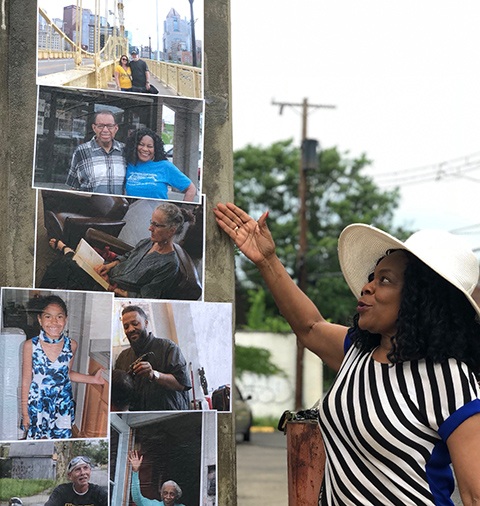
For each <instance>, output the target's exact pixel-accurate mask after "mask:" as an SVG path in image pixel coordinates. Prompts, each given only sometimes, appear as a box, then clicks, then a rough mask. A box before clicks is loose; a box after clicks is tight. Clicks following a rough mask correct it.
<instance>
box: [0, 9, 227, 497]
mask: <svg viewBox="0 0 480 506" xmlns="http://www.w3.org/2000/svg"><path fill="white" fill-rule="evenodd" d="M141 11H142V13H140V12H138V10H137V9H136V7H135V5H134V4H133V3H130V2H128V3H127V2H126V3H125V5H124V4H123V3H121V2H117V1H114V0H71V1H70V2H68V1H67V0H38V23H37V44H38V60H37V118H36V119H37V122H36V133H35V139H34V144H35V146H34V163H33V167H32V187H33V188H34V189H35V191H36V202H37V205H36V217H35V231H36V232H35V239H34V243H33V244H32V250H34V258H35V263H34V272H33V279H32V284H31V286H25V287H3V288H1V293H0V297H1V298H0V304H1V309H2V311H1V328H0V364H1V367H2V371H3V374H2V375H1V376H0V391H1V392H3V396H1V398H0V405H1V406H0V506H2V505H14V504H17V505H22V506H23V505H25V506H26V505H29V506H37V505H38V506H43V505H45V506H57V505H58V506H60V505H61V506H64V505H65V504H72V505H85V506H87V505H88V506H92V505H94V506H106V505H110V504H111V505H115V506H122V505H125V506H130V505H132V506H133V505H137V506H145V505H161V506H170V505H183V506H213V505H215V504H217V492H218V490H217V484H216V483H217V481H216V473H217V412H218V411H224V412H231V411H232V403H231V396H230V387H231V385H232V370H233V362H232V360H233V358H232V357H233V350H232V346H233V345H232V342H233V340H232V324H233V314H232V305H231V304H230V303H222V302H206V301H205V300H204V287H205V273H204V265H205V261H204V257H205V248H206V244H205V243H206V241H205V203H206V198H208V196H206V195H204V194H203V193H202V180H203V173H204V167H203V156H202V153H203V138H204V104H205V103H204V95H203V78H204V72H203V69H204V65H203V62H204V55H203V2H202V0H195V3H193V1H185V0H146V1H145V2H143V5H142V9H141Z"/></svg>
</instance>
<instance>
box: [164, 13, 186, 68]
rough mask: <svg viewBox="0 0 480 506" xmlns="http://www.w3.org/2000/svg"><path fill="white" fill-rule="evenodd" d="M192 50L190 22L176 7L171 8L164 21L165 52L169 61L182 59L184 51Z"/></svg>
mask: <svg viewBox="0 0 480 506" xmlns="http://www.w3.org/2000/svg"><path fill="white" fill-rule="evenodd" d="M184 51H190V52H191V51H192V36H191V31H190V23H189V22H188V21H187V19H186V18H183V19H182V18H181V16H180V14H179V13H178V12H177V11H176V10H175V9H173V8H172V9H170V12H169V13H168V14H167V18H166V19H165V21H164V22H163V52H164V54H165V59H166V60H167V61H173V62H180V61H182V52H184Z"/></svg>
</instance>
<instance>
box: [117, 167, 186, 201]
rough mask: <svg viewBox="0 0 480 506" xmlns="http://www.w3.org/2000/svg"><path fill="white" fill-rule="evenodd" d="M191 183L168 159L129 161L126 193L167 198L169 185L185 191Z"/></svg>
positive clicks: (136, 195) (134, 195) (135, 195)
mask: <svg viewBox="0 0 480 506" xmlns="http://www.w3.org/2000/svg"><path fill="white" fill-rule="evenodd" d="M190 183H191V181H190V179H189V178H188V177H187V176H186V175H185V174H183V172H181V171H180V169H178V168H177V167H175V165H173V163H171V162H169V161H168V160H160V161H159V162H154V161H149V162H137V165H132V164H130V163H129V164H128V165H127V180H126V184H125V193H126V194H127V195H130V196H132V197H148V198H154V199H167V198H168V187H169V186H173V187H174V188H177V189H178V190H180V191H182V192H183V191H185V190H186V189H187V188H188V187H189V186H190Z"/></svg>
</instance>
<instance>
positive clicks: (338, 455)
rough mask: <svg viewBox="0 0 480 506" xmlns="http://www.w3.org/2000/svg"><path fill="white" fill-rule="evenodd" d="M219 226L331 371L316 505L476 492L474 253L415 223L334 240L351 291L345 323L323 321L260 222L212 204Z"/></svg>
mask: <svg viewBox="0 0 480 506" xmlns="http://www.w3.org/2000/svg"><path fill="white" fill-rule="evenodd" d="M214 212H215V216H216V220H217V223H218V224H219V226H220V228H221V229H222V230H224V231H225V232H226V233H227V234H228V235H229V237H231V238H232V239H233V241H234V242H235V244H236V245H237V246H238V247H239V248H240V250H241V251H242V252H243V253H244V254H245V255H246V256H247V257H248V258H249V259H250V260H252V261H253V262H254V263H255V264H256V266H257V267H258V269H259V270H260V273H261V274H262V276H263V278H264V280H265V281H266V283H267V285H268V287H269V289H270V290H271V292H272V294H273V296H274V298H275V301H276V303H277V305H278V307H279V309H280V311H281V313H282V314H283V315H284V317H285V318H286V319H287V320H288V322H289V323H290V325H291V326H292V329H293V331H294V332H295V334H296V335H297V336H298V337H299V339H300V340H301V341H302V342H303V344H304V345H305V346H306V347H307V348H309V349H310V350H311V351H313V352H314V353H315V354H317V355H318V356H319V357H320V358H321V359H322V360H323V361H324V362H325V363H326V364H327V365H329V366H330V367H332V368H333V369H335V370H336V371H338V374H337V377H336V379H335V381H334V383H333V385H332V387H331V389H330V391H329V392H328V393H327V394H326V396H325V398H324V399H323V402H322V405H321V409H320V427H321V430H322V434H323V438H324V442H325V449H326V455H327V459H326V468H325V476H324V482H323V486H322V491H321V499H320V504H329V505H330V504H342V505H353V504H355V505H357V504H375V505H382V506H384V505H394V504H395V505H415V506H419V505H435V504H442V505H448V504H451V505H453V502H452V501H451V499H450V495H451V493H452V491H453V487H454V481H453V476H452V473H451V470H450V463H452V464H453V469H454V471H455V475H456V479H457V482H458V487H459V491H460V494H461V497H462V500H463V502H464V504H474V502H475V498H477V500H478V497H480V480H479V476H480V460H479V459H478V455H479V454H480V399H479V397H480V392H479V387H478V383H477V380H478V375H479V373H480V331H479V330H480V327H479V324H478V315H479V314H480V309H479V308H478V306H477V304H476V303H475V301H474V300H473V298H472V297H471V293H472V292H473V289H474V288H475V286H476V284H477V281H478V273H479V272H478V261H477V259H476V258H475V256H474V255H473V253H472V252H471V251H469V250H468V248H465V246H464V245H463V244H462V243H461V241H460V239H459V238H458V237H456V236H452V235H451V234H448V233H445V232H439V231H430V232H429V231H421V232H417V233H416V234H413V235H412V236H411V237H410V238H409V239H408V240H407V241H406V242H405V243H402V242H401V241H398V240H397V239H395V238H394V237H392V236H390V235H388V234H386V233H384V232H382V231H380V230H378V229H375V228H374V227H369V226H367V225H359V224H357V225H350V226H349V227H347V228H346V229H345V230H344V231H343V232H342V234H341V236H340V239H339V245H338V248H339V258H340V265H341V268H342V272H343V274H344V276H345V279H346V280H347V282H348V284H349V286H350V288H351V289H352V291H353V292H354V294H355V295H356V297H358V298H359V300H358V303H357V314H356V315H355V317H354V322H353V326H352V327H351V328H350V329H348V328H347V327H344V326H342V325H337V324H333V323H329V322H328V321H327V320H326V319H325V318H324V317H323V316H322V315H321V314H320V312H319V311H318V310H317V308H316V307H315V306H314V305H313V303H312V302H311V301H310V300H309V299H308V298H307V296H306V295H305V294H304V293H303V292H302V291H301V290H300V289H299V288H298V287H297V286H296V285H295V283H294V282H293V280H292V279H291V278H290V276H289V275H288V274H287V272H286V270H285V268H284V267H283V265H282V264H281V263H280V260H279V259H278V257H277V256H276V254H275V244H274V242H273V239H272V237H271V234H270V231H269V229H268V227H267V223H266V221H267V216H268V213H264V214H263V215H262V216H261V217H260V219H259V220H258V222H256V221H254V220H253V219H252V218H251V217H250V216H249V215H248V214H247V213H245V212H244V211H242V210H241V209H240V208H238V207H237V206H235V205H234V204H230V203H229V204H227V205H224V204H218V206H217V208H216V209H215V211H214Z"/></svg>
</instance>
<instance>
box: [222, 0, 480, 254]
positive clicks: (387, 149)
mask: <svg viewBox="0 0 480 506" xmlns="http://www.w3.org/2000/svg"><path fill="white" fill-rule="evenodd" d="M231 19H232V67H233V127H234V148H235V149H237V148H240V147H243V146H245V145H246V144H247V143H250V144H261V145H269V144H270V143H272V142H274V141H277V140H283V139H287V138H291V137H293V138H294V140H295V142H296V143H298V142H299V139H300V134H301V114H300V109H299V108H296V109H293V108H285V109H284V111H283V115H281V116H280V115H279V108H278V106H277V107H276V106H272V105H271V101H272V99H275V100H276V101H278V102H297V103H300V102H302V100H303V99H304V98H308V101H309V103H311V104H333V105H336V106H337V109H336V110H328V109H323V110H322V109H319V110H315V111H312V112H311V113H310V114H309V117H308V136H309V137H311V138H315V139H318V140H319V141H320V143H321V145H323V146H324V147H331V146H337V147H338V148H339V149H340V150H341V151H349V152H350V155H351V156H358V155H360V154H361V153H362V152H365V153H366V154H367V156H368V157H369V158H370V159H371V160H373V165H372V169H371V170H369V173H371V174H373V175H374V176H375V175H376V174H384V173H390V172H394V171H398V172H400V173H402V174H404V175H409V174H417V173H418V171H412V173H410V172H406V171H408V170H410V169H416V168H418V167H423V166H434V168H435V167H439V165H438V164H440V163H441V162H449V161H450V160H453V159H457V158H460V159H461V162H459V164H460V166H462V164H463V163H464V162H463V159H464V157H465V156H467V155H472V154H477V159H478V160H480V136H479V134H480V70H479V64H478V54H479V48H480V30H479V29H478V26H479V22H480V2H478V1H477V0H462V1H461V2H458V1H454V0H442V1H438V0H422V1H421V2H419V1H417V0H402V1H401V2H400V1H396V2H392V1H390V2H386V1H385V0H316V1H312V0H297V1H296V2H291V1H287V0H275V2H270V1H267V0H264V1H260V2H255V3H253V2H252V1H251V0H243V1H239V0H232V1H231ZM478 165H479V167H480V163H479V164H478ZM446 166H447V167H448V166H450V164H446ZM432 170H433V169H432ZM460 174H462V172H461V171H460ZM466 176H467V175H466V174H464V175H463V176H462V177H455V178H449V179H443V180H439V181H437V182H434V181H431V182H428V183H422V184H410V185H405V186H402V204H401V207H400V210H399V211H398V213H397V216H396V220H397V222H398V223H399V224H403V225H406V226H408V227H410V228H412V229H418V228H427V227H431V228H444V229H448V230H452V229H457V228H460V227H467V226H468V227H470V226H472V225H476V224H480V198H479V192H480V168H479V169H478V170H473V171H471V172H469V173H468V177H469V178H474V179H475V180H472V179H466ZM409 179H411V178H409ZM378 181H379V182H380V178H379V179H378ZM478 232H480V227H478ZM468 239H469V240H471V241H472V245H473V246H480V233H479V234H476V235H473V236H468Z"/></svg>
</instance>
